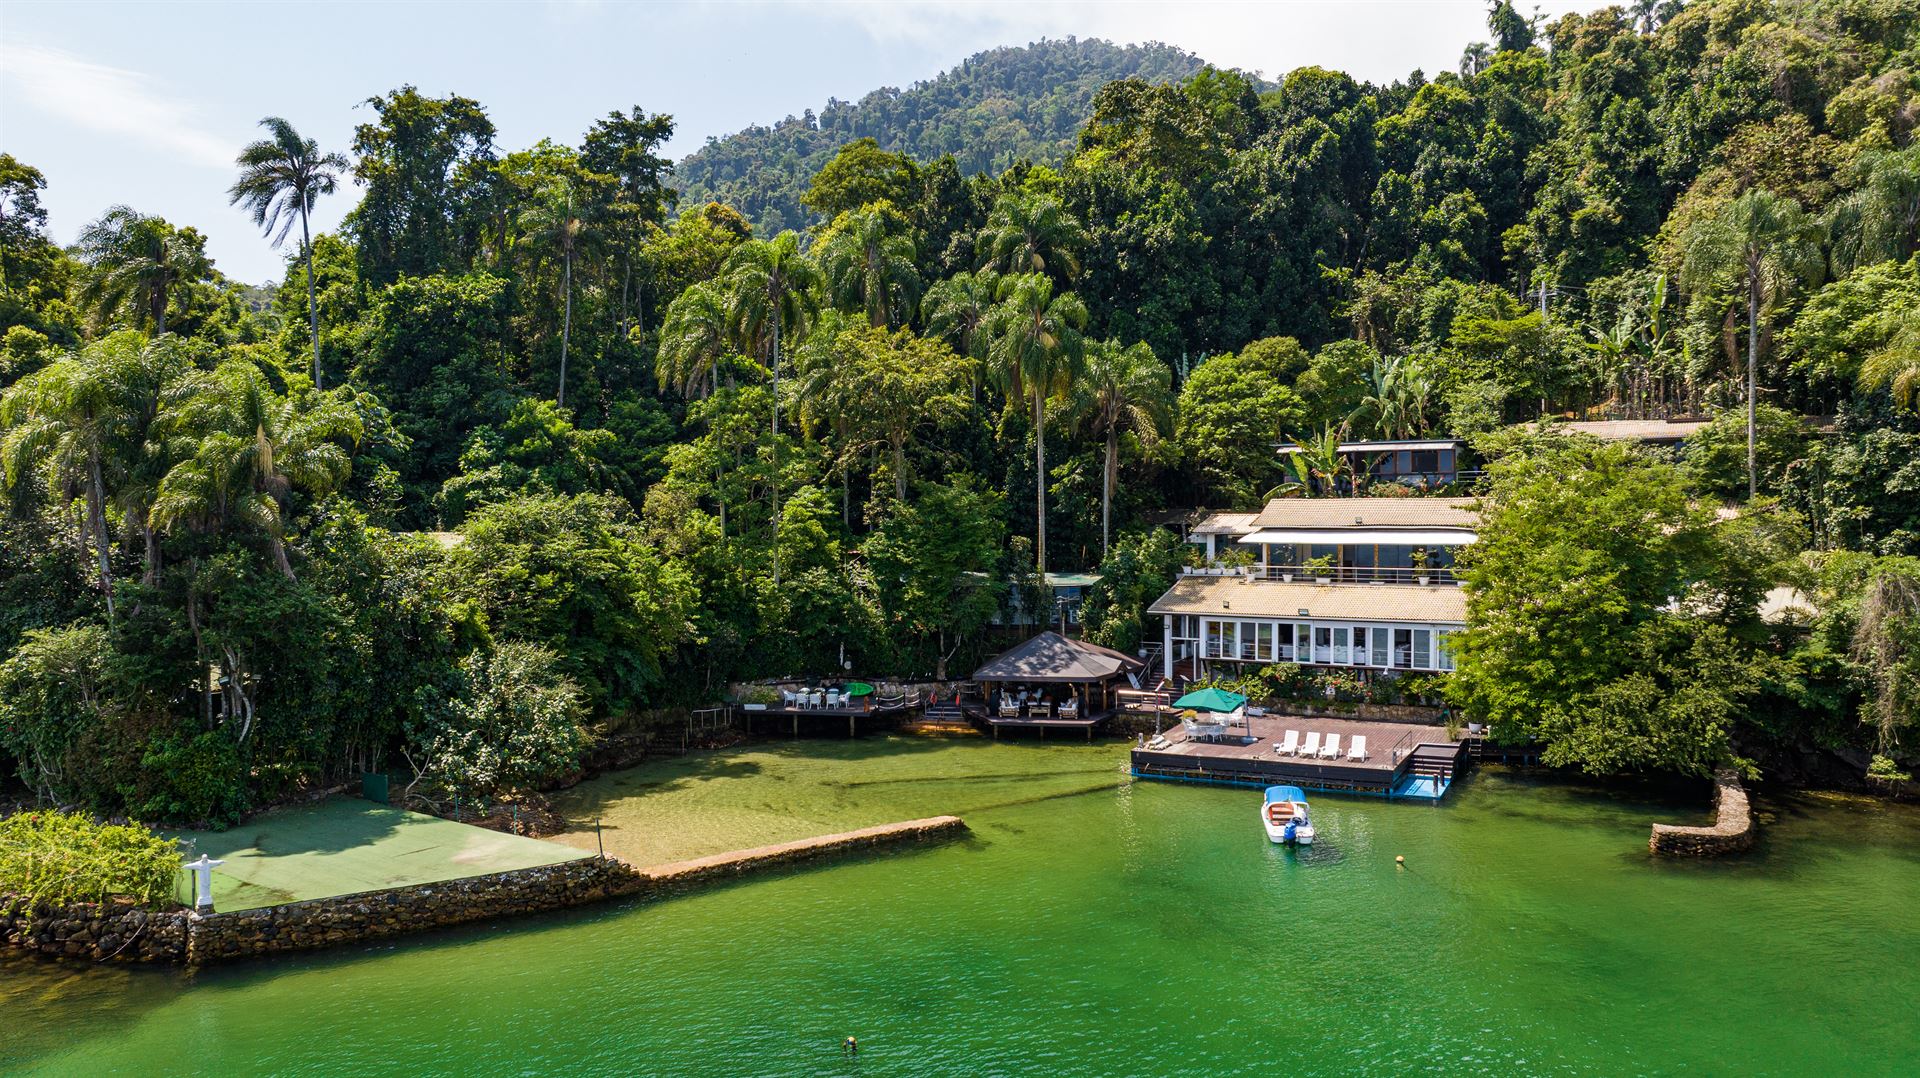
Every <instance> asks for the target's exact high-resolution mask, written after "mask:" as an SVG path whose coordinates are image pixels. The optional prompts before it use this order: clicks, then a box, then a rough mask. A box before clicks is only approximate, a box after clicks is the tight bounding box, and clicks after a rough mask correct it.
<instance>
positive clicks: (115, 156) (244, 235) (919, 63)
mask: <svg viewBox="0 0 1920 1078" xmlns="http://www.w3.org/2000/svg"><path fill="white" fill-rule="evenodd" d="M1520 6H1521V7H1522V10H1530V9H1532V8H1534V7H1535V6H1537V7H1538V9H1539V10H1540V11H1541V12H1542V13H1543V14H1545V15H1547V16H1548V17H1552V16H1555V15H1558V14H1561V13H1562V12H1565V11H1569V10H1576V9H1578V10H1591V9H1593V8H1597V7H1600V6H1603V4H1602V2H1601V0H1546V2H1542V3H1539V4H1538V5H1530V4H1525V3H1522V4H1521V5H1520ZM1069 35H1072V36H1077V37H1100V38H1106V39H1109V40H1112V41H1115V42H1120V43H1132V42H1143V41H1163V42H1166V43H1168V44H1172V45H1178V46H1180V47H1182V48H1184V49H1187V50H1189V51H1191V52H1194V53H1196V54H1198V55H1199V56H1200V57H1202V58H1203V59H1205V60H1207V61H1209V62H1211V63H1214V64H1218V65H1220V66H1223V67H1238V68H1241V69H1244V70H1248V71H1254V72H1258V73H1261V74H1264V75H1265V76H1267V77H1269V78H1277V77H1278V76H1280V75H1283V74H1285V73H1286V72H1287V71H1290V70H1292V69H1293V68H1296V67H1300V66H1303V65H1306V64H1315V65H1318V66H1321V67H1328V68H1335V69H1339V70H1344V71H1347V72H1349V73H1351V74H1353V75H1354V76H1356V77H1358V78H1361V79H1366V80H1371V81H1378V82H1387V81H1392V80H1395V79H1399V78H1404V77H1405V76H1406V75H1407V74H1408V73H1409V72H1410V71H1412V70H1414V69H1415V68H1419V69H1422V70H1424V71H1426V72H1429V73H1433V72H1437V71H1440V70H1445V69H1449V68H1453V67H1455V66H1457V64H1458V62H1459V57H1460V51H1461V49H1462V48H1463V47H1464V46H1465V45H1466V44H1467V43H1468V42H1470V41H1480V40H1486V39H1487V36H1488V35H1487V32H1486V5H1485V3H1484V2H1483V0H1269V2H1265V3H1258V2H1224V0H1160V2H1145V3H1135V2H1127V0H1118V2H1106V3H1090V2H1084V0H1019V2H1000V0H977V2H958V0H896V2H892V3H885V2H869V0H819V2H815V3H795V2H785V3H783V2H771V0H690V2H686V3H651V4H646V3H618V2H614V0H522V2H517V3H508V2H500V0H495V2H456V0H440V2H405V0H399V2H396V0H359V2H339V3H332V4H324V5H323V4H303V3H294V2H281V3H273V2H267V3H261V2H247V3H213V2H203V3H190V2H175V3H153V2H149V3H109V2H102V0H91V2H90V0H63V2H58V3H40V2H35V0H0V151H4V152H7V153H11V154H13V155H14V156H15V157H17V158H19V159H20V160H22V161H24V162H26V163H28V164H30V165H33V166H34V167H36V168H38V169H40V170H41V171H42V172H44V173H45V174H46V177H47V185H48V189H47V191H46V192H45V193H44V195H43V204H44V205H45V206H46V207H47V209H48V210H49V218H50V219H49V226H50V228H51V229H52V232H53V235H54V238H55V239H56V240H58V241H60V242H62V243H68V242H72V240H73V239H74V237H75V236H76V235H77V234H78V232H79V230H80V229H81V227H82V226H83V225H85V223H86V222H87V221H89V220H91V219H92V218H94V217H97V216H98V215H99V214H100V213H101V212H102V211H103V210H105V209H106V208H107V207H109V206H112V205H116V204H120V203H125V204H128V205H131V206H133V207H134V208H135V209H137V210H139V211H141V212H143V213H149V214H159V215H160V216H163V217H165V218H167V219H168V220H170V221H173V222H174V223H176V224H183V225H189V224H190V225H193V226H195V227H197V228H199V229H200V230H201V231H202V232H204V233H206V235H207V237H208V243H207V247H208V251H209V253H210V254H211V255H212V256H213V258H214V261H215V263H216V265H218V266H219V268H220V269H221V270H222V271H223V272H225V273H226V274H227V275H228V276H230V277H233V278H236V279H238V280H242V281H249V282H262V281H268V280H276V279H278V278H280V277H281V275H282V273H283V270H284V265H285V257H286V255H287V253H288V252H289V251H290V250H291V245H290V246H289V248H288V249H287V250H282V251H275V250H273V249H272V248H271V247H270V246H269V245H268V243H267V241H266V239H265V238H263V237H262V236H261V235H260V233H259V231H258V230H257V229H256V228H255V227H254V226H253V223H252V222H251V221H250V220H249V219H248V218H247V216H246V215H245V214H244V213H243V212H242V211H241V210H240V209H238V208H235V207H232V206H229V205H228V203H227V198H226V189H227V187H228V186H229V185H230V184H231V183H232V182H233V177H234V167H233V158H234V155H235V154H236V153H237V152H238V150H239V148H240V147H241V146H242V145H244V144H245V143H246V142H248V141H251V140H252V139H254V138H256V137H259V131H258V128H257V127H256V125H257V124H258V122H259V120H260V118H261V117H263V116H269V115H277V116H284V117H286V118H287V119H288V120H290V121H292V123H293V124H294V126H295V127H296V128H298V129H299V130H300V131H301V132H302V133H304V134H306V135H307V136H309V137H311V138H313V139H315V140H317V141H318V142H319V143H320V145H321V147H322V148H323V149H328V150H338V151H340V152H342V153H346V152H347V151H348V150H349V148H350V145H351V141H352V138H353V128H354V126H355V125H356V124H359V123H363V122H366V121H367V120H368V118H369V117H370V115H371V110H370V109H369V108H367V107H366V106H365V104H364V102H365V101H366V99H367V98H369V97H372V96H374V95H376V94H381V93H384V92H386V91H388V90H391V89H393V88H395V87H398V86H400V85H402V84H406V83H412V84H414V85H416V86H418V87H419V88H420V89H421V90H422V91H423V92H426V93H430V94H434V95H445V94H449V93H458V94H462V95H464V96H467V97H471V98H474V99H476V100H478V101H479V102H480V103H481V104H482V105H484V106H485V107H486V109H487V112H488V114H489V116H491V118H492V119H493V122H494V125H495V127H496V128H497V129H498V136H497V138H496V146H497V147H498V148H499V149H500V150H502V151H503V152H504V151H508V150H514V149H519V148H523V147H526V146H528V145H531V144H533V143H534V142H537V141H539V140H540V139H541V138H553V139H556V140H559V141H565V142H569V143H577V142H578V141H579V138H580V136H581V134H582V133H583V132H584V131H585V130H586V129H587V126H588V125H589V124H590V123H591V122H592V121H593V120H594V119H595V118H597V117H600V116H604V115H605V114H606V113H607V112H608V111H609V110H611V109H615V108H623V109H624V108H630V107H632V106H634V105H639V106H641V107H643V108H645V109H646V110H647V111H649V112H665V113H668V114H670V115H672V116H673V117H674V118H675V121H676V123H677V125H678V127H677V130H676V132H675V135H674V138H673V141H672V143H671V144H670V145H669V150H670V151H671V156H673V157H675V158H679V157H682V156H684V155H686V154H687V153H690V152H692V151H693V150H695V149H698V148H699V147H700V146H701V145H702V144H703V143H704V142H705V141H706V140H707V139H708V138H710V137H717V136H720V135H724V134H727V133H728V132H731V131H735V130H738V129H739V128H742V127H745V126H747V125H749V124H753V123H771V122H774V121H776V120H779V119H782V118H784V117H786V116H789V115H797V114H799V113H800V112H802V111H804V110H805V109H808V108H814V109H818V108H819V107H820V106H821V105H823V104H825V102H826V101H827V99H828V98H836V97H837V98H840V99H842V100H858V99H859V98H860V97H862V96H864V95H865V94H866V93H867V92H868V91H870V90H873V89H876V88H878V87H881V86H906V85H908V84H910V83H913V82H915V81H918V80H921V79H928V78H932V77H933V76H934V75H936V74H938V73H939V72H940V71H942V70H944V69H946V68H948V67H951V66H953V65H954V64H956V63H958V62H959V61H961V60H963V59H965V58H966V57H967V56H969V55H971V54H973V53H976V52H979V51H981V50H983V49H990V48H994V47H997V46H1001V45H1022V44H1026V43H1027V42H1030V41H1033V40H1036V39H1038V38H1042V37H1066V36H1069ZM356 201H358V195H357V194H356V192H355V189H354V188H352V187H343V189H342V190H341V191H340V192H339V193H338V194H336V195H334V196H333V197H332V198H330V199H327V200H324V201H323V202H322V203H321V204H320V206H319V208H318V209H317V210H316V213H315V217H316V221H315V224H316V227H317V228H318V229H322V230H324V229H327V228H331V227H333V226H334V225H336V224H337V223H338V222H339V219H340V217H341V216H342V215H344V214H345V213H346V212H347V210H348V209H350V208H351V207H352V206H353V204H354V203H355V202H356Z"/></svg>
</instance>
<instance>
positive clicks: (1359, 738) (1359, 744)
mask: <svg viewBox="0 0 1920 1078" xmlns="http://www.w3.org/2000/svg"><path fill="white" fill-rule="evenodd" d="M1366 758H1367V735H1365V734H1355V735H1353V744H1352V745H1350V746H1348V748H1347V759H1349V760H1364V759H1366Z"/></svg>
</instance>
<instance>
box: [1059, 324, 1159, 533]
mask: <svg viewBox="0 0 1920 1078" xmlns="http://www.w3.org/2000/svg"><path fill="white" fill-rule="evenodd" d="M1074 396H1075V401H1074V404H1075V407H1074V411H1075V412H1076V413H1077V414H1078V415H1080V416H1081V418H1082V419H1083V420H1085V422H1086V423H1087V425H1088V426H1089V427H1091V428H1092V429H1093V432H1094V433H1095V434H1097V435H1101V436H1103V437H1105V438H1106V443H1107V446H1106V466H1105V467H1104V468H1102V469H1101V473H1100V556H1101V557H1102V558H1105V557H1106V555H1107V548H1108V546H1109V543H1110V537H1111V535H1112V529H1111V520H1112V516H1113V484H1114V480H1115V479H1116V478H1117V477H1118V475H1119V471H1120V434H1121V432H1123V431H1129V430H1130V431H1132V432H1133V434H1134V436H1135V437H1136V438H1139V439H1140V443H1141V444H1142V445H1145V446H1149V447H1150V446H1152V445H1153V444H1154V443H1156V442H1158V441H1159V440H1160V432H1161V431H1162V430H1163V429H1165V428H1166V426H1167V425H1168V422H1169V413H1170V411H1171V407H1172V403H1173V372H1172V371H1170V370H1168V369H1167V365H1166V364H1165V363H1162V362H1160V357H1158V356H1156V355H1154V354H1153V348H1152V347H1151V346H1149V345H1148V344H1147V343H1146V342H1145V341H1141V342H1139V343H1137V344H1135V345H1133V347H1131V348H1125V349H1123V348H1121V347H1120V344H1119V342H1118V341H1108V342H1106V343H1104V344H1095V345H1092V346H1090V347H1089V348H1088V350H1087V372H1086V376H1085V377H1084V378H1082V379H1081V380H1080V383H1079V385H1078V387H1077V391H1076V392H1075V394H1074Z"/></svg>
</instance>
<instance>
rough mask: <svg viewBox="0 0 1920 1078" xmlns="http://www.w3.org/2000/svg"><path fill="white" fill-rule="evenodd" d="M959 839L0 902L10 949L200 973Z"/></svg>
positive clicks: (919, 837)
mask: <svg viewBox="0 0 1920 1078" xmlns="http://www.w3.org/2000/svg"><path fill="white" fill-rule="evenodd" d="M966 830H967V825H966V823H965V822H963V821H962V820H961V819H960V817H958V816H934V817H929V818H927V819H922V820H906V821H903V822H900V823H891V824H883V825H881V826H879V827H866V828H861V829H860V830H858V831H845V832H841V833H839V834H832V835H820V836H818V837H815V838H808V839H800V840H798V841H795V842H782V843H778V844H775V845H771V846H759V847H756V848H754V849H750V850H736V851H733V852H731V853H721V854H715V855H713V856H711V857H700V858H695V859H693V860H689V861H675V862H672V863H669V864H663V865H654V866H652V867H649V868H635V867H634V866H632V865H629V864H627V863H626V862H624V861H620V860H617V859H615V858H611V857H595V856H591V855H588V856H583V857H581V858H579V859H577V860H573V861H565V862H562V863H560V864H557V865H543V866H540V867H537V868H526V869H518V870H516V871H513V872H497V873H493V874H490V875H485V876H470V877H468V878H466V879H460V880H447V881H444V882H441V883H430V884H416V885H413V886H409V887H395V888H391V889H388V890H384V891H368V892H363V893H361V894H355V895H342V896H338V897H334V898H320V899H313V900H310V901H306V902H290V903H287V904H284V905H279V906H265V907H262V908H260V909H253V910H238V911H235V912H232V913H213V914H207V915H204V916H203V915H200V914H196V913H192V912H189V911H186V910H168V911H153V910H142V909H139V908H137V907H134V906H131V905H126V904H106V905H97V904H91V903H84V904H76V905H70V906H60V907H30V906H28V905H27V904H26V903H25V902H24V901H23V900H20V899H12V898H7V897H6V896H0V935H4V937H5V940H6V942H7V943H9V944H11V945H13V946H16V947H20V948H23V949H25V950H29V951H33V952H36V953H39V954H46V955H53V956H58V957H63V958H73V959H86V960H90V961H94V962H143V963H154V962H160V963H172V964H178V965H187V966H198V965H205V964H208V963H213V962H225V961H233V960H236V959H243V958H255V957H259V956H262V955H272V954H284V953H287V952H292V951H309V950H316V949H319V948H323V947H338V946H343V945H346V944H352V943H360V942H364V941H367V940H377V939H384V938H389V937H393V936H402V935H407V934H410V933H416V932H427V931H431V930H433V929H436V928H446V927H451V926H453V925H461V924H469V923H473V922H476V921H487V920H493V919H496V918H500V917H511V916H518V915H520V914H527V913H541V912H546V911H549V910H558V909H567V908H570V907H574V906H584V905H587V904H589V903H593V902H600V901H604V900H606V899H609V898H618V897H629V896H634V897H643V898H653V897H661V896H665V895H670V894H677V893H682V892H685V891H689V890H693V889H696V888H698V887H701V886H705V885H709V884H714V883H720V882H724V881H727V880H731V879H736V878H739V877H741V876H744V875H748V874H750V873H754V872H764V871H769V870H774V869H779V868H783V867H787V866H790V865H797V864H802V863H805V862H809V861H818V860H823V859H827V858H834V857H849V856H855V855H858V854H860V853H863V852H866V851H870V850H876V849H881V848H885V847H890V846H898V845H906V844H911V843H922V842H937V841H942V840H945V839H948V838H953V837H956V836H958V835H961V834H964V833H965V832H966Z"/></svg>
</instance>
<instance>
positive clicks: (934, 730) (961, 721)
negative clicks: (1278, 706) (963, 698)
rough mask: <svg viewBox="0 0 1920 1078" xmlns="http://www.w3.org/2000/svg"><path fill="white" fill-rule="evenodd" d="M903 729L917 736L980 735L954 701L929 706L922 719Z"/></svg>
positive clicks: (908, 724) (922, 713)
mask: <svg viewBox="0 0 1920 1078" xmlns="http://www.w3.org/2000/svg"><path fill="white" fill-rule="evenodd" d="M903 729H905V730H907V731H908V732H909V733H915V734H978V733H979V732H980V731H979V730H977V729H975V728H974V725H973V720H971V719H969V718H967V713H966V712H964V711H962V710H960V705H958V704H956V703H953V702H952V701H950V700H949V701H943V702H941V703H938V704H929V705H927V708H926V710H925V711H922V712H921V713H920V717H919V718H918V719H916V720H914V721H913V722H910V723H907V724H906V726H905V727H903Z"/></svg>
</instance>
